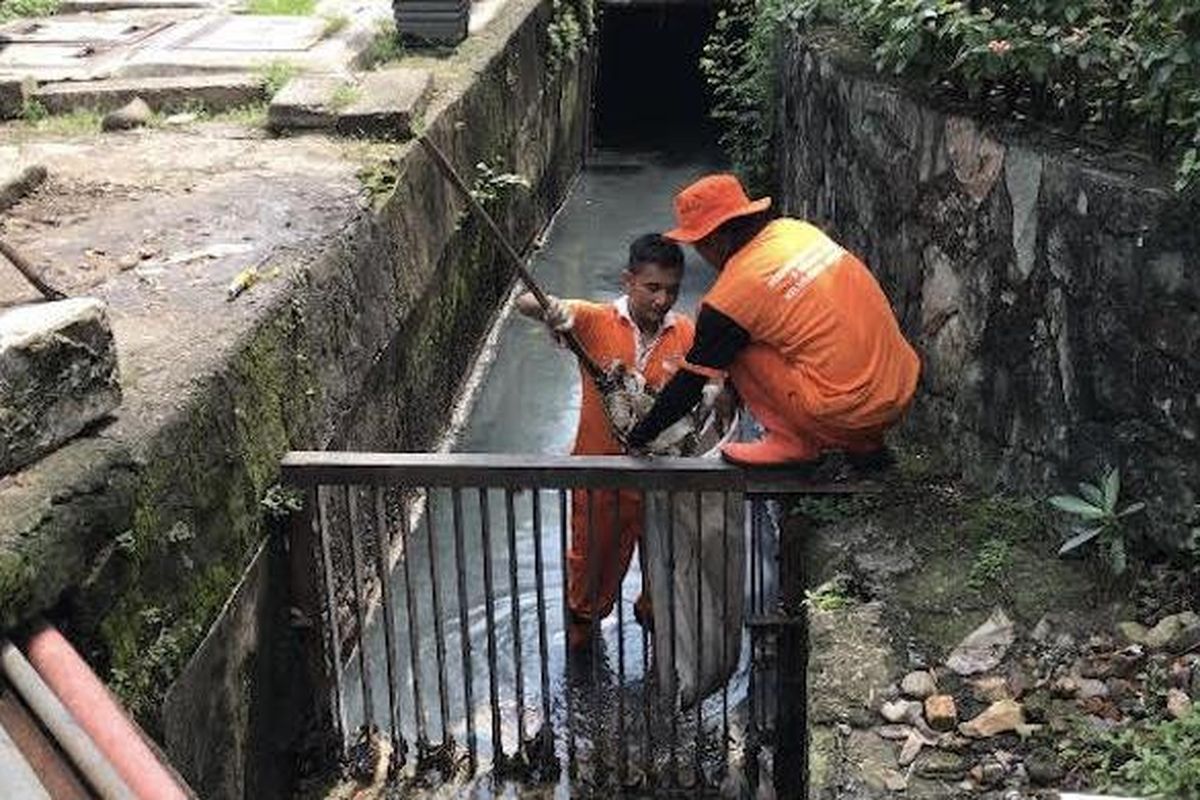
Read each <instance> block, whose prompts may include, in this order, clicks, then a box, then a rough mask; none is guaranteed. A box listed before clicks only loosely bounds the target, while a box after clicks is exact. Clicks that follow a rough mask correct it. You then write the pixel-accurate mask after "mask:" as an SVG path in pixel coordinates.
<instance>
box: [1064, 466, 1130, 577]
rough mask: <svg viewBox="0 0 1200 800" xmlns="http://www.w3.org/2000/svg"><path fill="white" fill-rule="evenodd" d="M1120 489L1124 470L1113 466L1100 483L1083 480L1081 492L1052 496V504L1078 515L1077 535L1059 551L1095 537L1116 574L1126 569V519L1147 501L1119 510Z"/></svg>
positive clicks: (1080, 486)
mask: <svg viewBox="0 0 1200 800" xmlns="http://www.w3.org/2000/svg"><path fill="white" fill-rule="evenodd" d="M1120 492H1121V473H1120V471H1119V470H1117V468H1116V467H1113V468H1112V469H1110V470H1109V471H1108V473H1107V474H1106V475H1105V476H1104V477H1103V479H1102V480H1101V481H1100V482H1098V483H1095V484H1092V483H1080V484H1079V494H1078V495H1055V496H1054V497H1051V498H1050V504H1051V505H1052V506H1054V507H1055V508H1057V509H1058V510H1060V511H1064V512H1066V513H1068V514H1071V515H1072V516H1075V517H1076V518H1078V519H1079V524H1077V525H1076V526H1075V535H1074V536H1072V537H1071V538H1069V539H1067V541H1065V542H1063V544H1062V547H1060V548H1059V550H1058V553H1059V555H1065V554H1067V553H1069V552H1071V551H1073V550H1077V549H1078V548H1080V547H1082V546H1084V545H1085V544H1087V543H1089V542H1091V541H1093V540H1095V541H1097V543H1098V545H1099V547H1100V549H1101V552H1102V553H1103V556H1104V558H1105V560H1106V562H1107V563H1108V566H1109V569H1111V570H1112V572H1113V573H1114V574H1116V575H1121V574H1123V573H1124V572H1125V570H1126V568H1127V567H1128V555H1127V548H1126V542H1125V534H1126V531H1125V522H1124V520H1125V519H1126V518H1127V517H1130V516H1132V515H1134V514H1137V513H1138V512H1140V511H1142V510H1143V509H1144V508H1145V507H1146V504H1145V503H1132V504H1130V505H1128V506H1125V507H1124V508H1122V509H1120V510H1118V509H1117V500H1118V497H1119V495H1120Z"/></svg>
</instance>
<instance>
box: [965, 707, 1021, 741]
mask: <svg viewBox="0 0 1200 800" xmlns="http://www.w3.org/2000/svg"><path fill="white" fill-rule="evenodd" d="M1024 724H1025V711H1024V709H1023V708H1021V704H1020V703H1017V702H1015V701H1013V700H1000V701H998V702H995V703H992V704H991V705H990V706H988V707H987V708H986V709H984V711H983V712H982V713H981V714H980V715H979V716H977V717H975V718H974V719H972V720H970V721H969V722H964V723H963V724H961V725H959V726H958V730H959V732H960V733H962V735H963V736H970V737H971V738H972V739H986V738H988V737H990V736H998V735H999V734H1001V733H1007V732H1008V731H1015V730H1016V729H1017V727H1018V726H1020V725H1024Z"/></svg>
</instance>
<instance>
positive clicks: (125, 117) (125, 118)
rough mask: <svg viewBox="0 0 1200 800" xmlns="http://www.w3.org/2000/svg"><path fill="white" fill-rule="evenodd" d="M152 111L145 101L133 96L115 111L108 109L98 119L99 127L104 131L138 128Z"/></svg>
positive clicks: (146, 121) (148, 117)
mask: <svg viewBox="0 0 1200 800" xmlns="http://www.w3.org/2000/svg"><path fill="white" fill-rule="evenodd" d="M153 116H154V112H153V111H151V110H150V106H148V105H146V101H145V100H143V99H142V98H140V97H135V98H133V99H132V100H130V101H129V102H128V103H126V104H125V105H123V106H121V107H120V108H118V109H117V110H116V111H110V112H108V113H107V114H105V115H104V119H103V120H101V121H100V129H101V130H105V131H127V130H130V129H132V128H140V127H142V126H143V125H145V124H146V123H148V122H149V121H150V119H151V117H153Z"/></svg>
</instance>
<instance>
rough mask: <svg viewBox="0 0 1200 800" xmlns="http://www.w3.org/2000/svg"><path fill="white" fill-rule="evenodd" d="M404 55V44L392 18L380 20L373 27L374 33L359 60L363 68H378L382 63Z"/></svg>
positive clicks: (398, 58)
mask: <svg viewBox="0 0 1200 800" xmlns="http://www.w3.org/2000/svg"><path fill="white" fill-rule="evenodd" d="M403 57H404V45H403V44H401V43H400V33H399V32H398V31H397V30H396V23H395V21H393V20H390V19H387V20H382V21H380V22H379V24H378V25H377V26H376V27H375V35H374V36H372V37H371V42H370V44H368V45H367V49H366V50H365V51H364V52H363V54H362V56H361V58H360V60H361V62H362V63H361V66H362V68H363V69H378V68H379V67H381V66H383V65H384V64H390V63H391V62H393V61H399V60H400V59H401V58H403Z"/></svg>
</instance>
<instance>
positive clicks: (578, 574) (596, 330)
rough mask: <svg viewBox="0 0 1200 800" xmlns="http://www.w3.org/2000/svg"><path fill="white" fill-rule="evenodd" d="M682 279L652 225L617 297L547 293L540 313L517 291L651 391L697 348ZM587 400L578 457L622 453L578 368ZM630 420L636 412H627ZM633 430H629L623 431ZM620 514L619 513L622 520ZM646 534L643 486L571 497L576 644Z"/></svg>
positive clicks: (555, 325)
mask: <svg viewBox="0 0 1200 800" xmlns="http://www.w3.org/2000/svg"><path fill="white" fill-rule="evenodd" d="M682 281H683V251H682V250H680V249H679V245H677V244H675V243H674V242H671V241H668V240H666V239H664V238H663V237H662V236H660V235H658V234H654V233H650V234H646V235H644V236H639V237H638V238H637V239H635V240H634V241H633V243H632V244H631V245H630V246H629V262H628V265H627V266H626V267H625V271H624V273H623V274H622V282H623V284H624V288H625V294H624V295H622V296H621V297H619V298H618V299H617V300H616V301H615V302H611V303H592V302H588V301H586V300H561V299H559V298H556V297H552V298H550V301H551V302H550V310H549V312H548V313H546V312H543V310H542V308H541V307H540V306H539V305H538V303H537V301H536V300H535V299H534V297H533V295H531V294H524V295H521V296H520V297H518V298H517V310H518V311H520V312H521V313H522V314H524V315H525V316H528V317H533V318H535V319H541V320H542V321H544V322H545V323H546V324H547V325H549V326H550V328H551V329H552V330H555V331H558V332H562V331H565V330H568V329H569V330H573V331H574V333H575V336H576V337H577V338H578V339H579V343H580V344H582V345H583V349H584V350H586V351H587V353H588V355H589V356H591V358H592V359H593V360H594V361H595V362H596V363H597V364H599V365H600V366H601V367H604V368H606V369H608V368H610V367H612V366H613V365H614V364H619V365H621V366H622V367H624V368H625V369H627V370H636V371H637V372H639V373H640V374H641V375H642V377H643V378H644V379H645V381H646V385H647V386H649V387H650V388H651V389H654V390H658V389H661V388H662V386H663V384H665V383H666V382H667V380H668V378H670V377H671V375H672V374H673V373H674V372H675V371H676V370H677V369H678V367H679V364H680V363H681V362H682V361H683V358H684V355H685V354H686V353H687V352H688V349H689V348H690V347H691V346H692V335H693V332H694V328H693V326H692V321H691V320H690V319H688V318H687V317H685V316H683V315H681V314H676V313H675V312H674V311H672V310H671V308H672V306H674V305H675V301H676V299H677V298H678V297H679V286H680V284H681V283H682ZM580 380H581V382H582V386H583V400H582V403H581V405H580V409H579V426H578V428H577V429H576V433H575V446H574V448H572V450H571V452H572V453H573V454H574V455H619V454H620V453H623V452H624V449H623V448H622V447H621V444H620V441H619V440H618V436H617V433H616V432H614V430H613V426H612V424H611V422H610V420H609V417H608V415H607V414H606V412H605V406H604V399H603V398H602V397H601V396H600V391H599V390H598V389H597V388H596V384H595V382H594V381H593V380H592V379H591V377H590V376H589V375H588V374H587V372H586V371H584V370H583V368H582V367H581V368H580ZM630 422H631V423H632V418H630ZM627 431H628V428H626V429H625V430H624V431H622V433H625V432H627ZM618 517H619V518H620V519H619V521H618ZM641 536H642V500H641V493H640V492H636V491H622V492H615V491H600V490H595V491H585V490H579V489H577V490H575V491H574V492H573V493H572V495H571V546H570V549H569V551H568V553H567V605H568V607H569V608H570V611H571V624H570V627H569V629H568V631H567V634H568V637H569V641H570V645H571V648H572V649H578V648H580V647H582V646H584V645H586V644H587V643H588V642H589V640H590V634H591V626H592V622H593V621H598V620H600V619H603V618H604V617H606V616H608V614H609V613H610V612H611V611H612V608H613V604H614V603H615V602H616V600H617V597H618V593H619V592H620V588H621V581H622V579H623V578H624V577H625V572H626V571H627V570H628V569H629V561H630V558H631V557H632V555H633V549H634V546H635V545H636V544H637V543H638V542H639V541H640V540H641ZM644 582H645V576H644V575H643V591H642V595H641V596H640V597H639V598H638V600H637V603H636V604H635V605H634V615H635V617H636V618H637V621H638V622H639V623H641V624H642V625H644V626H649V625H651V624H652V615H651V609H650V595H649V593H648V592H646V591H645V590H644Z"/></svg>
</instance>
